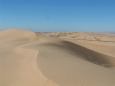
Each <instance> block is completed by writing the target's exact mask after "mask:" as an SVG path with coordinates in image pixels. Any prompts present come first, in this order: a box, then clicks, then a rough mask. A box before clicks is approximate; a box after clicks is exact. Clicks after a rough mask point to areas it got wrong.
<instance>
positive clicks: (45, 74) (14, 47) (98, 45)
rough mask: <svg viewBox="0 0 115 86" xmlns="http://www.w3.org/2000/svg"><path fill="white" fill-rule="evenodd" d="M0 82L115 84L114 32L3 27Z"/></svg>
mask: <svg viewBox="0 0 115 86" xmlns="http://www.w3.org/2000/svg"><path fill="white" fill-rule="evenodd" d="M0 86H115V35H114V34H109V33H91V32H90V33H87V32H86V33H85V32H65V33H60V32H55V33H40V32H36V33H35V32H31V31H25V30H18V29H9V30H4V31H0Z"/></svg>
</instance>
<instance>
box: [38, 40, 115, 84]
mask: <svg viewBox="0 0 115 86" xmlns="http://www.w3.org/2000/svg"><path fill="white" fill-rule="evenodd" d="M38 48H39V52H40V58H39V59H38V66H39V67H40V69H41V70H42V72H43V73H44V74H45V76H47V77H48V78H50V79H52V80H54V81H55V82H56V83H58V84H59V85H60V86H77V85H78V86H109V85H110V86H114V85H115V76H114V73H115V72H113V69H114V64H113V63H112V62H111V60H112V61H113V60H114V62H115V59H114V58H112V57H109V56H106V55H103V54H100V53H98V52H94V51H91V50H88V49H85V48H84V47H81V46H79V45H75V44H73V43H69V42H65V41H62V42H57V43H53V42H51V43H49V42H48V43H44V44H41V45H40V46H39V47H38ZM108 67H113V69H112V68H108Z"/></svg>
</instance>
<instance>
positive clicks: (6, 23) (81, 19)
mask: <svg viewBox="0 0 115 86" xmlns="http://www.w3.org/2000/svg"><path fill="white" fill-rule="evenodd" d="M3 28H27V29H31V30H32V31H40V32H57V31H59V32H65V31H70V32H115V0H0V29H3Z"/></svg>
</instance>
